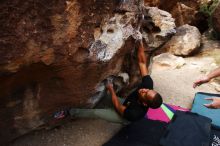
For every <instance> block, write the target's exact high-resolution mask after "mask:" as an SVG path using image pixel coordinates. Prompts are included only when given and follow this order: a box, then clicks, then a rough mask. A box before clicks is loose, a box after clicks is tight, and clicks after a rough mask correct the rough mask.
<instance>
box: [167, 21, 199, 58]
mask: <svg viewBox="0 0 220 146" xmlns="http://www.w3.org/2000/svg"><path fill="white" fill-rule="evenodd" d="M176 31H177V33H176V34H175V35H174V36H173V37H172V38H171V40H170V41H168V42H167V43H166V44H165V45H164V46H163V47H164V48H165V49H166V50H167V51H169V52H170V53H173V54H174V55H179V56H187V55H191V54H193V53H195V52H198V50H199V49H200V46H201V34H200V32H199V30H198V28H196V27H194V26H190V25H188V24H186V25H183V26H180V27H178V28H177V30H176Z"/></svg>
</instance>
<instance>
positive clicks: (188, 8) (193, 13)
mask: <svg viewBox="0 0 220 146" xmlns="http://www.w3.org/2000/svg"><path fill="white" fill-rule="evenodd" d="M206 3H209V2H207V1H203V0H202V1H198V0H184V1H183V0H172V1H169V0H160V1H158V0H145V5H146V6H151V7H158V8H159V9H161V10H165V11H167V12H169V13H171V15H172V17H173V18H174V19H175V23H176V26H177V27H178V26H181V25H184V24H190V25H193V26H196V27H198V28H199V30H200V31H201V32H204V31H205V30H207V29H208V21H207V17H206V16H205V14H203V13H200V12H199V8H200V5H201V4H206Z"/></svg>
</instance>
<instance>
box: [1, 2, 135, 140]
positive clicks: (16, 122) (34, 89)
mask: <svg viewBox="0 0 220 146" xmlns="http://www.w3.org/2000/svg"><path fill="white" fill-rule="evenodd" d="M117 4H118V3H117V0H113V1H109V0H104V1H93V0H89V1H81V0H70V1H63V0H57V1H44V0H9V1H3V2H1V4H0V5H1V12H2V13H1V14H0V17H1V19H0V21H1V24H2V25H1V28H0V32H1V41H0V56H1V57H0V80H1V84H0V91H1V92H0V99H1V106H0V113H1V114H0V119H1V122H0V129H2V130H1V131H0V143H3V142H5V141H8V140H11V139H13V138H15V137H17V136H19V135H22V134H25V133H27V132H29V131H31V130H33V129H37V128H39V127H41V126H42V125H44V124H45V123H48V122H50V121H51V120H52V121H53V118H51V117H52V115H53V113H54V112H56V111H59V110H62V109H66V108H69V107H93V106H94V105H95V104H96V103H97V102H98V101H99V100H100V98H101V95H103V91H104V88H103V86H104V85H103V83H102V81H103V80H104V79H106V78H107V77H109V76H112V75H115V76H117V75H118V74H119V73H123V72H125V71H127V72H128V73H129V70H130V69H129V66H125V65H124V64H125V63H124V62H125V61H124V60H125V58H126V62H127V61H129V59H127V58H128V57H127V56H130V55H129V54H130V53H131V51H132V49H130V48H134V45H133V44H134V43H133V39H132V38H131V37H129V36H131V35H132V31H131V32H127V31H126V30H127V29H128V27H131V24H133V23H135V20H134V18H133V17H134V16H133V15H129V14H126V15H123V14H122V15H115V14H113V11H114V10H115V7H116V6H117ZM123 16H124V17H123ZM131 28H132V27H131ZM115 36H117V38H116V37H115ZM128 64H129V62H128ZM3 129H4V130H3Z"/></svg>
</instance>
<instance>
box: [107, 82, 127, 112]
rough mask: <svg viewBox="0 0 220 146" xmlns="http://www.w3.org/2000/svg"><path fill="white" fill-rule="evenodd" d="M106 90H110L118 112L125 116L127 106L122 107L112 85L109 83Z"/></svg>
mask: <svg viewBox="0 0 220 146" xmlns="http://www.w3.org/2000/svg"><path fill="white" fill-rule="evenodd" d="M106 88H107V89H108V91H109V92H110V93H111V97H112V103H113V105H114V107H115V109H116V110H117V112H118V113H119V114H121V115H123V113H124V111H125V109H126V106H124V105H122V104H121V103H120V102H119V100H118V97H117V96H116V93H115V91H114V88H113V85H112V84H111V83H109V84H108V85H107V86H106Z"/></svg>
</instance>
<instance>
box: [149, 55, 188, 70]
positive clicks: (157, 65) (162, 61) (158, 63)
mask: <svg viewBox="0 0 220 146" xmlns="http://www.w3.org/2000/svg"><path fill="white" fill-rule="evenodd" d="M184 64H185V60H184V59H183V58H182V57H177V56H175V55H173V54H170V53H163V54H160V55H158V56H155V57H154V58H153V66H152V69H153V70H155V69H156V70H164V69H165V70H167V69H171V70H172V69H176V68H180V67H182V66H183V65H184Z"/></svg>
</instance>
